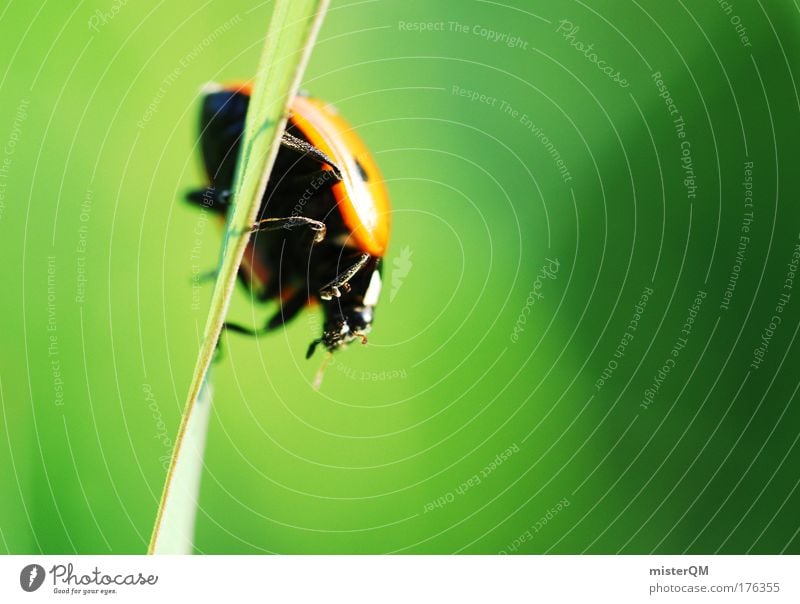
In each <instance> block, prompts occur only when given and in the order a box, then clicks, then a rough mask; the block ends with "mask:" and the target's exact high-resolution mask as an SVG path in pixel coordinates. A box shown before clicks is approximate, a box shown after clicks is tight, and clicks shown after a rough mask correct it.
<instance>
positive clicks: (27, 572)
mask: <svg viewBox="0 0 800 604" xmlns="http://www.w3.org/2000/svg"><path fill="white" fill-rule="evenodd" d="M42 583H44V568H42V567H41V566H39V565H38V564H28V566H26V567H25V568H23V569H22V572H21V573H19V585H20V587H22V589H24V590H25V591H36V590H37V589H39V588H40V587H41V586H42Z"/></svg>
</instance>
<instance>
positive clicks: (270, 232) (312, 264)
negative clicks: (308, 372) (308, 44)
mask: <svg viewBox="0 0 800 604" xmlns="http://www.w3.org/2000/svg"><path fill="white" fill-rule="evenodd" d="M251 90H252V87H251V84H250V83H233V84H229V85H212V86H207V87H206V88H205V89H204V96H203V99H202V109H201V112H200V147H201V151H202V158H203V164H204V167H205V171H206V174H207V176H208V180H209V185H208V186H207V187H205V188H203V189H200V190H195V191H192V192H190V193H189V194H188V195H187V199H188V201H189V202H191V203H194V204H199V205H201V206H202V207H204V208H206V209H208V210H210V211H212V212H214V213H216V214H218V215H219V216H220V217H221V218H222V219H223V220H224V217H225V215H226V213H227V211H228V209H229V207H230V205H231V198H230V196H231V191H232V188H233V179H234V172H235V169H236V163H237V158H238V156H239V153H240V152H241V149H240V143H241V139H242V134H243V131H244V123H245V115H246V114H247V107H248V103H249V101H250V95H251ZM389 214H390V205H389V196H388V193H387V191H386V187H385V185H384V183H383V179H382V177H381V173H380V171H379V170H378V166H377V165H376V163H375V161H374V160H373V158H372V156H371V155H370V153H369V151H368V150H367V147H366V146H365V144H364V142H363V141H362V140H361V139H360V138H359V137H358V136H357V135H356V134H355V132H354V131H353V129H352V128H351V126H350V125H349V124H348V123H347V122H346V121H345V120H344V119H343V118H342V117H340V116H339V115H338V113H337V112H336V110H335V109H334V108H333V107H332V106H331V105H329V104H327V103H325V102H323V101H321V100H318V99H314V98H310V97H307V96H297V97H296V98H295V99H294V100H293V101H292V103H291V106H290V113H289V118H288V122H287V126H286V130H285V131H284V133H283V135H282V137H281V143H280V149H279V151H278V154H277V157H276V159H275V164H274V167H273V169H272V171H271V172H270V175H269V179H268V181H267V187H266V190H265V192H264V197H263V199H262V200H261V206H260V209H259V213H258V220H257V221H256V223H255V224H254V225H253V227H252V233H253V234H252V236H251V238H250V241H249V242H248V246H247V249H246V251H245V255H244V259H243V261H242V264H241V266H240V267H239V274H238V276H239V280H240V282H241V283H243V284H244V285H245V287H246V288H247V289H248V290H249V291H250V292H251V293H252V295H253V296H254V297H255V298H256V299H257V300H259V301H260V302H264V303H266V302H270V301H273V300H274V301H277V302H278V303H279V307H278V311H277V312H276V313H275V314H274V316H272V317H271V318H270V319H269V320H268V321H267V322H266V324H265V325H264V326H263V327H262V328H260V329H252V328H249V327H244V326H241V325H238V324H235V323H226V324H225V327H226V328H227V329H228V330H231V331H236V332H239V333H244V334H249V335H259V334H262V333H266V332H269V331H272V330H274V329H276V328H278V327H280V326H282V325H283V324H284V323H286V322H287V321H289V320H291V319H292V318H294V317H295V316H297V314H298V313H299V312H300V311H301V310H303V309H304V308H305V307H306V306H308V305H310V304H315V303H319V304H320V305H321V306H322V311H323V314H324V322H323V329H322V335H321V336H320V337H319V338H317V339H315V340H314V341H313V342H311V344H310V345H309V347H308V352H307V354H306V358H310V357H311V356H312V355H313V354H314V350H315V349H316V348H317V346H318V345H319V344H323V345H324V346H325V348H327V349H328V351H330V352H334V351H336V350H339V349H341V348H343V347H345V346H346V345H347V344H348V343H350V342H352V341H354V340H356V339H359V340H361V341H362V343H366V335H367V333H368V332H369V330H370V328H371V326H372V320H373V314H374V309H375V304H376V303H377V301H378V296H379V295H380V291H381V262H382V259H383V256H384V254H385V252H386V247H387V245H388V242H389V233H390V216H389Z"/></svg>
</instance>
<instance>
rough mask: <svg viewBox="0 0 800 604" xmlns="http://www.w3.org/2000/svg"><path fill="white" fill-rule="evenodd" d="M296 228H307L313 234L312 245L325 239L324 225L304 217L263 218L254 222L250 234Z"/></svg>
mask: <svg viewBox="0 0 800 604" xmlns="http://www.w3.org/2000/svg"><path fill="white" fill-rule="evenodd" d="M298 227H307V228H308V229H310V230H311V231H313V232H314V243H319V242H320V241H322V240H323V239H325V231H326V229H325V223H324V222H320V221H319V220H314V219H313V218H306V217H305V216H289V217H287V218H264V219H262V220H259V221H258V222H256V223H255V224H254V225H253V227H252V229H251V231H250V232H251V233H257V232H259V231H279V230H280V229H286V230H287V231H288V230H291V229H294V228H298Z"/></svg>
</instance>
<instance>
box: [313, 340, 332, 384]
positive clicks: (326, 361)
mask: <svg viewBox="0 0 800 604" xmlns="http://www.w3.org/2000/svg"><path fill="white" fill-rule="evenodd" d="M332 359H333V353H332V352H331V351H330V350H329V351H328V353H327V354H326V355H325V356H324V357H323V358H322V363H320V366H319V369H317V373H316V375H315V376H314V382H313V383H312V387H313V388H314V390H319V387H320V386H322V378H323V376H324V375H325V370H326V369H327V368H328V365H330V363H331V360H332Z"/></svg>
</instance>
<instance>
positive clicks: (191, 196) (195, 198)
mask: <svg viewBox="0 0 800 604" xmlns="http://www.w3.org/2000/svg"><path fill="white" fill-rule="evenodd" d="M230 198H231V192H230V191H228V190H227V189H225V190H224V191H219V190H218V189H215V188H214V187H206V188H205V189H194V190H193V191H189V192H187V193H186V201H188V202H190V203H193V204H195V205H198V206H203V207H204V208H208V209H210V210H216V211H219V212H222V213H225V209H226V208H227V207H228V204H229V202H230Z"/></svg>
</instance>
